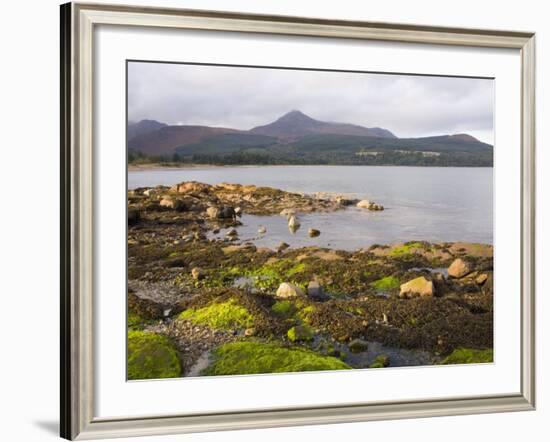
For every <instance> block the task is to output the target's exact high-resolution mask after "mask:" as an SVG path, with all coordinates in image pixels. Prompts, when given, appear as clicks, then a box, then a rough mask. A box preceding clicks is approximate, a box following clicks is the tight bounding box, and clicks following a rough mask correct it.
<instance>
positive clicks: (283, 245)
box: [277, 242, 290, 252]
mask: <svg viewBox="0 0 550 442" xmlns="http://www.w3.org/2000/svg"><path fill="white" fill-rule="evenodd" d="M289 247H290V245H289V244H287V243H286V242H282V243H280V244H279V245H278V246H277V252H282V251H284V250H286V249H288V248H289Z"/></svg>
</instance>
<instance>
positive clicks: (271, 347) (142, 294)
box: [128, 182, 493, 379]
mask: <svg viewBox="0 0 550 442" xmlns="http://www.w3.org/2000/svg"><path fill="white" fill-rule="evenodd" d="M351 205H354V206H357V207H360V208H361V207H362V208H363V209H364V210H383V209H384V208H383V206H382V205H380V204H378V203H374V202H372V201H358V200H353V199H349V198H346V196H342V195H326V194H318V195H303V194H297V193H289V192H284V191H282V190H278V189H273V188H268V187H256V186H243V185H238V184H223V183H222V184H218V185H214V186H213V185H208V184H203V183H197V182H184V183H180V184H178V185H175V186H172V187H164V186H159V187H155V188H141V189H135V190H132V191H129V192H128V286H129V292H128V328H129V330H130V333H129V373H130V378H132V379H144V378H159V377H174V376H189V375H193V376H194V375H229V374H248V373H271V372H273V373H276V372H285V371H307V370H334V369H351V368H381V367H388V366H389V367H395V366H402V365H431V364H441V363H470V362H491V361H492V345H493V249H492V246H490V245H485V244H470V243H438V244H434V243H428V242H419V241H415V242H408V243H403V244H393V245H374V246H371V247H370V248H368V249H360V250H356V251H353V252H350V251H342V250H332V249H327V248H319V247H303V248H292V247H289V246H288V245H285V244H281V245H280V246H279V247H278V248H277V249H276V250H272V249H268V248H261V247H260V248H259V247H256V246H255V245H254V244H253V243H251V242H243V241H241V240H240V239H239V236H238V227H239V225H240V216H241V215H242V214H243V213H246V214H253V215H262V216H285V217H286V218H287V220H288V222H289V228H291V224H292V225H294V227H296V223H298V225H297V228H299V217H300V214H302V213H312V212H321V211H324V212H327V211H336V210H346V207H348V206H351ZM291 220H292V222H291ZM220 229H227V234H226V235H225V236H224V237H223V238H219V237H213V236H212V233H214V232H218V231H219V230H220ZM312 230H315V229H312ZM319 233H320V232H318V231H314V232H309V234H310V236H312V237H315V236H316V235H318V234H319ZM267 234H269V232H267Z"/></svg>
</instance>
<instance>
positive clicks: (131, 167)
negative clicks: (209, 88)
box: [127, 163, 494, 172]
mask: <svg viewBox="0 0 550 442" xmlns="http://www.w3.org/2000/svg"><path fill="white" fill-rule="evenodd" d="M259 167H261V168H280V167H292V168H298V167H400V168H401V167H403V168H405V167H406V168H416V169H425V168H429V169H493V168H494V167H493V166H406V165H398V164H385V165H370V164H174V165H167V164H160V163H146V164H128V165H127V171H128V172H145V171H154V170H192V169H224V168H259Z"/></svg>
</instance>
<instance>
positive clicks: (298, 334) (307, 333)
mask: <svg viewBox="0 0 550 442" xmlns="http://www.w3.org/2000/svg"><path fill="white" fill-rule="evenodd" d="M313 334H314V333H313V330H312V328H311V327H309V326H307V325H297V326H295V327H292V328H291V329H290V330H288V332H287V336H288V339H290V340H291V341H292V342H296V341H311V340H313Z"/></svg>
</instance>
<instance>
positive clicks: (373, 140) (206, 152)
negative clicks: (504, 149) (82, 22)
mask: <svg viewBox="0 0 550 442" xmlns="http://www.w3.org/2000/svg"><path fill="white" fill-rule="evenodd" d="M130 134H132V136H130ZM128 149H129V153H130V154H132V158H133V157H159V158H167V157H172V158H173V159H176V160H179V159H182V160H185V161H189V162H201V163H204V162H209V161H210V162H214V163H222V164H225V163H227V162H230V163H235V164H240V163H243V164H254V163H255V162H258V163H259V164H264V163H266V164H383V165H386V164H405V165H409V164H419V165H444V166H448V165H459V166H461V165H483V166H490V165H492V153H493V147H492V146H491V145H489V144H486V143H483V142H481V141H479V140H477V139H476V138H475V137H473V136H471V135H469V134H466V133H458V134H451V135H436V136H429V137H418V138H398V137H397V136H395V135H394V134H393V133H392V132H391V131H389V130H388V129H384V128H379V127H373V128H368V127H365V126H360V125H355V124H348V123H335V122H325V121H320V120H316V119H314V118H311V117H310V116H308V115H306V114H304V113H303V112H301V111H299V110H292V111H290V112H287V113H286V114H284V115H282V116H281V117H279V118H277V119H276V120H274V121H273V122H271V123H268V124H266V125H261V126H256V127H253V128H252V129H250V130H239V129H232V128H224V127H210V126H200V125H181V126H174V125H166V124H164V123H161V122H158V121H155V120H142V121H140V122H138V123H128Z"/></svg>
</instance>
